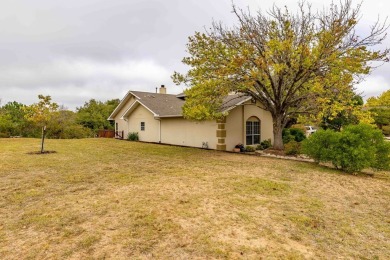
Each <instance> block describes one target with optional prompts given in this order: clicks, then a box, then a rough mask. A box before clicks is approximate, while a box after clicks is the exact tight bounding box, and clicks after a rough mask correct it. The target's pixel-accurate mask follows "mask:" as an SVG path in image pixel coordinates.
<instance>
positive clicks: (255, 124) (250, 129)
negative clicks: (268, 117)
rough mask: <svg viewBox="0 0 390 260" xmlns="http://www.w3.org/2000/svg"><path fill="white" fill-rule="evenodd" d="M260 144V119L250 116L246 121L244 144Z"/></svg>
mask: <svg viewBox="0 0 390 260" xmlns="http://www.w3.org/2000/svg"><path fill="white" fill-rule="evenodd" d="M252 144H260V120H259V119H258V118H257V117H254V116H252V117H250V118H249V119H248V120H247V121H246V145H252Z"/></svg>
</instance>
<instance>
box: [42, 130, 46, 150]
mask: <svg viewBox="0 0 390 260" xmlns="http://www.w3.org/2000/svg"><path fill="white" fill-rule="evenodd" d="M45 134H46V126H44V127H42V143H41V153H43V152H44V149H43V144H44V142H45Z"/></svg>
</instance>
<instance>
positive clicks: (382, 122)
mask: <svg viewBox="0 0 390 260" xmlns="http://www.w3.org/2000/svg"><path fill="white" fill-rule="evenodd" d="M366 107H367V108H368V109H369V110H370V112H371V114H372V115H373V117H374V120H375V124H376V125H377V126H378V128H379V129H381V130H382V132H383V134H385V135H390V90H387V91H384V92H383V93H382V94H381V95H379V96H378V97H370V98H369V99H367V104H366Z"/></svg>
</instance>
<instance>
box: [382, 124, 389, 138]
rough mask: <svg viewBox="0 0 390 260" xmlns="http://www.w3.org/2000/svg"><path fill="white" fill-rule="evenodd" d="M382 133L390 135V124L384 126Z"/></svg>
mask: <svg viewBox="0 0 390 260" xmlns="http://www.w3.org/2000/svg"><path fill="white" fill-rule="evenodd" d="M382 133H383V134H384V135H386V136H389V135H390V125H384V126H382Z"/></svg>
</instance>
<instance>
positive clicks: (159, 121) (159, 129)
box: [158, 118, 161, 144]
mask: <svg viewBox="0 0 390 260" xmlns="http://www.w3.org/2000/svg"><path fill="white" fill-rule="evenodd" d="M158 134H159V141H158V142H159V143H160V144H161V118H159V119H158Z"/></svg>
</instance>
